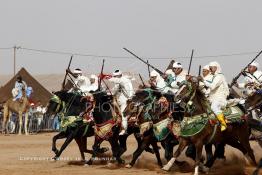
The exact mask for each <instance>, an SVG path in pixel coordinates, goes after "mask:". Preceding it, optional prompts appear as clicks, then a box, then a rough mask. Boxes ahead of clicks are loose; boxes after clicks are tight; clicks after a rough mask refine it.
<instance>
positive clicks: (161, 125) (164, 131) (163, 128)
mask: <svg viewBox="0 0 262 175" xmlns="http://www.w3.org/2000/svg"><path fill="white" fill-rule="evenodd" d="M169 122H170V120H169V118H166V119H165V120H162V121H160V122H158V123H156V124H154V125H153V131H154V135H155V137H156V139H157V140H158V141H162V140H164V139H165V138H166V137H167V136H168V134H169V133H170V130H169V128H168V124H169Z"/></svg>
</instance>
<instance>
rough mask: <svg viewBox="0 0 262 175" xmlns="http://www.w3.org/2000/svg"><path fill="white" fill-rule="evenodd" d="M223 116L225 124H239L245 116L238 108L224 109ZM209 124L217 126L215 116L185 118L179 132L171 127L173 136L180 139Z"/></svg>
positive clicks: (204, 115)
mask: <svg viewBox="0 0 262 175" xmlns="http://www.w3.org/2000/svg"><path fill="white" fill-rule="evenodd" d="M223 113H224V116H225V120H226V123H228V124H231V123H238V122H239V123H241V122H243V120H245V118H243V117H244V116H245V114H244V113H243V111H242V110H241V109H240V108H239V107H238V106H232V107H228V108H226V109H225V110H224V111H223ZM208 122H210V123H211V124H213V125H217V124H219V121H218V120H217V118H216V116H215V115H214V114H213V113H210V114H206V113H204V114H201V115H196V116H192V117H185V118H184V119H183V121H182V122H181V124H180V130H179V129H178V128H177V125H176V127H172V131H173V133H174V134H176V135H178V134H179V136H182V137H191V136H194V135H197V134H198V133H200V132H201V131H202V130H203V129H204V128H205V126H206V124H207V123H208Z"/></svg>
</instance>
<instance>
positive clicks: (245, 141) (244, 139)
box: [239, 135, 257, 166]
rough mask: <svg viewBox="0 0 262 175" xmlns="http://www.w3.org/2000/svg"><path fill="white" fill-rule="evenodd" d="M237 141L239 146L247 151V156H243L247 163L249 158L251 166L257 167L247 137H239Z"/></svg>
mask: <svg viewBox="0 0 262 175" xmlns="http://www.w3.org/2000/svg"><path fill="white" fill-rule="evenodd" d="M239 141H240V144H241V145H242V146H243V147H244V149H245V150H246V151H247V154H245V157H246V158H247V160H246V161H247V162H250V161H249V158H250V159H251V161H252V162H251V163H250V164H251V165H254V166H256V165H257V162H256V158H255V156H254V152H253V150H252V148H251V146H250V143H249V137H248V135H241V136H240V137H239Z"/></svg>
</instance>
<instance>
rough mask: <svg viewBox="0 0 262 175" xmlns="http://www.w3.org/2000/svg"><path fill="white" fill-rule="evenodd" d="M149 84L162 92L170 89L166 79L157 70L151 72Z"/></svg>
mask: <svg viewBox="0 0 262 175" xmlns="http://www.w3.org/2000/svg"><path fill="white" fill-rule="evenodd" d="M149 84H150V86H151V88H152V89H156V90H159V91H160V92H164V93H166V92H167V91H168V88H167V86H166V82H165V80H164V79H163V78H162V77H161V76H160V74H159V73H158V72H157V71H155V70H152V71H151V72H150V79H149Z"/></svg>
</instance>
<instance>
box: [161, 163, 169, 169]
mask: <svg viewBox="0 0 262 175" xmlns="http://www.w3.org/2000/svg"><path fill="white" fill-rule="evenodd" d="M162 170H163V171H169V170H170V167H169V165H168V164H167V165H165V166H164V167H163V168H162Z"/></svg>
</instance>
